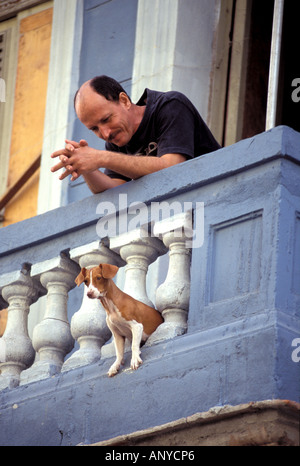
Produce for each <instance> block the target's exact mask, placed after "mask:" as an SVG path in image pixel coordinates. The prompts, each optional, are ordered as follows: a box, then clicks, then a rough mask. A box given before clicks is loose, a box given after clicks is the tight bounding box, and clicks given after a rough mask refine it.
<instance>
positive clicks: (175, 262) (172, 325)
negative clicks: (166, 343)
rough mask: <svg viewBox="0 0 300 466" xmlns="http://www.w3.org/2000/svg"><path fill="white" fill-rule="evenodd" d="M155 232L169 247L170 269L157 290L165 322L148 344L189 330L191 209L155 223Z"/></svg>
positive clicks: (159, 306) (157, 305)
mask: <svg viewBox="0 0 300 466" xmlns="http://www.w3.org/2000/svg"><path fill="white" fill-rule="evenodd" d="M153 232H154V234H155V235H158V236H159V237H161V238H162V239H163V242H164V244H165V245H166V246H167V247H168V248H169V268H168V273H167V277H166V280H165V282H164V283H163V284H162V285H160V286H159V288H158V289H157V292H156V307H157V309H158V310H159V311H160V312H161V313H162V316H163V318H164V323H163V324H162V325H160V326H159V328H158V329H157V331H156V332H155V335H154V336H153V338H152V339H151V340H150V339H149V341H148V344H151V342H152V343H153V342H154V340H155V341H158V340H165V339H169V338H174V337H175V336H178V335H182V334H184V333H185V332H186V330H187V317H188V309H189V298H190V261H191V249H190V246H191V242H190V239H191V236H192V235H191V232H192V212H191V211H189V212H184V213H182V214H178V215H176V216H174V217H171V218H170V219H165V220H162V221H161V222H157V223H155V225H154V229H153Z"/></svg>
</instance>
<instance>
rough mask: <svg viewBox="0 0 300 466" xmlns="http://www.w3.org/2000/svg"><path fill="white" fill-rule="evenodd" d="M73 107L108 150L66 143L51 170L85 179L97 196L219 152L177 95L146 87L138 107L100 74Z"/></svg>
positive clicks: (194, 113)
mask: <svg viewBox="0 0 300 466" xmlns="http://www.w3.org/2000/svg"><path fill="white" fill-rule="evenodd" d="M74 106H75V111H76V113H77V116H78V118H79V120H80V121H81V122H82V123H83V124H84V125H85V126H86V127H87V128H88V129H89V130H91V131H93V132H94V134H95V135H96V136H97V137H99V138H101V139H103V140H105V142H106V144H105V150H97V149H93V148H92V147H89V146H88V144H87V142H86V141H84V140H81V141H80V142H76V141H69V140H66V145H65V148H64V149H61V150H58V151H56V152H54V153H53V154H52V155H51V157H53V158H55V157H59V159H60V162H59V163H58V164H56V165H55V166H54V167H52V169H51V170H52V172H56V171H57V170H59V169H61V168H64V169H65V171H64V172H63V173H62V174H61V175H60V179H61V180H63V179H64V178H66V177H67V176H69V175H71V180H72V181H74V180H76V179H77V178H78V177H79V176H80V175H82V176H83V177H84V179H85V181H86V183H87V185H88V186H89V188H90V190H91V191H92V192H93V193H99V192H102V191H105V190H106V189H109V188H113V187H115V186H118V185H121V184H123V183H126V182H127V181H130V180H134V179H137V178H140V177H142V176H144V175H147V174H150V173H154V172H156V171H159V170H162V169H163V168H167V167H170V166H172V165H175V164H179V163H182V162H184V161H186V160H187V159H191V158H193V157H197V156H199V155H202V154H205V153H208V152H212V151H214V150H217V149H219V148H220V146H219V144H218V143H217V141H216V140H215V139H214V137H213V135H212V134H211V132H210V130H209V129H208V127H207V126H206V124H205V123H204V121H203V120H202V118H201V116H200V115H199V113H198V111H197V110H196V108H195V107H194V106H193V104H192V103H191V102H190V101H189V99H187V97H185V96H184V95H183V94H181V93H179V92H175V91H170V92H165V93H164V92H157V91H151V90H150V89H145V91H144V93H143V95H142V97H141V98H140V100H139V101H138V102H137V104H134V103H132V102H131V99H130V97H129V96H128V94H127V93H126V92H125V90H124V89H123V88H122V86H121V85H120V84H119V83H118V82H117V81H115V80H114V79H112V78H110V77H108V76H97V77H95V78H93V79H91V80H89V81H87V82H86V83H84V84H83V85H82V86H81V87H80V89H79V90H78V91H77V93H76V94H75V98H74ZM101 168H102V169H104V171H100V170H99V169H101Z"/></svg>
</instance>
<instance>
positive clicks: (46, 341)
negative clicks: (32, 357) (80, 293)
mask: <svg viewBox="0 0 300 466" xmlns="http://www.w3.org/2000/svg"><path fill="white" fill-rule="evenodd" d="M79 270H80V269H79V266H78V265H77V264H75V262H73V261H71V260H70V259H69V258H68V257H67V256H66V254H64V253H61V255H60V256H59V257H57V258H54V259H50V260H49V261H45V262H43V263H39V264H35V265H34V266H32V275H33V276H36V277H39V279H40V281H41V283H42V285H43V286H44V287H45V288H46V289H47V291H48V292H47V304H46V312H45V316H44V318H43V320H42V321H41V322H40V323H39V324H37V325H36V326H35V328H34V331H33V338H32V344H33V347H34V349H35V350H36V352H37V353H38V357H39V359H38V360H37V361H36V362H35V363H34V364H33V366H32V367H31V368H30V369H28V370H26V371H24V372H23V373H22V374H21V383H22V384H24V383H28V382H32V381H34V380H39V379H42V378H47V377H51V376H53V375H55V374H57V373H59V372H60V370H61V367H62V365H63V361H64V357H65V356H66V355H67V354H68V353H69V352H70V351H71V350H72V348H73V346H74V340H73V337H72V335H71V332H70V324H69V321H68V316H67V300H68V292H69V291H70V290H71V289H72V288H74V286H75V282H74V280H75V278H76V276H77V274H78V273H79Z"/></svg>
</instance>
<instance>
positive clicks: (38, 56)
mask: <svg viewBox="0 0 300 466" xmlns="http://www.w3.org/2000/svg"><path fill="white" fill-rule="evenodd" d="M298 11H299V5H298V3H297V2H282V1H279V0H276V1H273V0H268V1H265V2H263V5H262V2H258V1H256V0H252V1H251V0H213V1H211V0H155V1H152V0H151V1H150V0H110V1H103V0H63V1H60V0H54V1H50V2H41V1H39V2H38V1H31V0H23V1H22V0H20V1H18V2H15V1H14V2H9V1H8V2H4V3H2V4H1V6H0V21H1V22H0V40H1V42H0V45H1V47H0V48H1V52H0V53H1V62H0V64H1V73H0V77H1V79H3V81H4V82H5V85H6V86H5V99H2V98H1V102H0V110H1V113H0V134H1V138H0V140H1V142H0V148H1V153H0V163H1V175H0V176H1V185H0V189H1V192H0V196H1V199H0V206H1V209H0V210H1V212H2V225H3V228H1V230H0V292H1V297H0V304H1V308H2V309H3V310H2V311H1V312H0V315H1V319H0V323H1V327H0V330H1V335H2V337H1V338H0V359H1V360H0V363H1V365H0V370H1V374H0V387H1V392H0V400H1V401H0V403H1V406H0V407H1V413H2V415H1V420H0V422H3V427H2V425H1V432H3V433H2V434H1V436H2V438H0V444H3V445H5V444H14V445H18V444H21V445H26V444H27V445H42V444H48V445H59V444H62V445H75V444H79V443H84V444H89V443H95V442H99V441H104V440H107V439H110V438H112V437H116V436H120V435H127V434H130V433H132V432H135V431H138V430H140V429H148V428H153V427H154V426H158V425H161V424H164V423H170V422H173V421H176V420H177V419H180V418H187V417H189V416H192V415H194V414H195V413H199V412H204V411H208V410H210V409H211V408H212V407H216V406H217V407H224V406H225V405H232V406H238V405H241V404H245V403H249V402H252V401H255V402H258V403H259V402H264V400H270V399H271V400H272V399H273V400H277V399H278V400H283V399H284V400H291V401H293V402H295V404H293V410H294V412H295V413H296V412H298V411H297V410H298V409H299V405H298V404H297V403H299V351H298V347H299V346H300V339H299V333H300V332H299V330H300V328H299V309H300V301H299V297H300V291H299V270H300V253H299V251H300V249H299V247H300V243H299V218H300V192H299V186H300V183H299V180H300V173H299V162H300V161H299V147H300V139H299V138H300V136H299V131H300V126H299V121H300V119H299V117H298V114H299V108H300V107H299V106H300V102H299V100H300V98H299V95H300V92H299V87H300V82H299V81H300V70H299V69H297V66H298V65H297V61H296V60H292V59H291V58H290V56H291V55H290V54H288V53H287V52H288V51H289V49H290V47H291V44H294V43H295V40H296V39H297V34H298V32H297V27H296V24H295V21H296V19H295V18H297V12H298ZM99 74H107V75H110V76H112V77H114V78H115V79H117V80H118V81H120V82H121V83H122V85H123V86H124V87H125V89H126V90H127V91H128V93H129V94H130V95H131V97H132V100H133V101H137V100H138V98H139V97H140V95H141V94H142V92H143V90H144V89H145V87H149V88H151V89H156V90H162V91H167V90H179V91H181V92H183V93H185V94H186V95H187V96H188V97H189V98H190V99H191V100H192V101H193V103H194V104H195V105H196V107H197V108H198V110H199V112H200V113H201V115H202V117H203V118H204V120H205V121H206V122H207V124H208V126H209V127H210V128H211V130H212V132H213V133H214V135H215V136H216V138H217V139H218V141H219V142H220V144H221V145H222V146H223V148H222V149H220V150H219V151H217V152H215V153H212V154H209V155H205V156H203V157H200V158H198V159H196V160H191V161H188V162H186V163H185V164H183V165H181V166H180V167H179V166H177V167H176V166H175V167H172V168H170V169H168V170H165V171H163V172H158V173H155V174H152V175H148V176H147V177H143V178H141V179H139V180H135V181H132V182H130V183H127V184H126V185H123V186H121V187H118V188H115V189H113V190H110V192H105V193H101V194H98V195H94V196H92V195H91V194H90V192H89V191H88V188H87V186H86V185H85V183H84V182H83V181H82V180H81V179H80V178H79V179H78V180H77V181H76V182H70V181H69V180H68V179H66V180H64V181H63V182H61V181H59V180H58V176H57V175H56V174H52V173H51V172H50V169H51V166H52V164H53V160H52V159H51V158H50V154H51V153H52V152H53V151H54V150H57V149H59V148H61V147H63V145H64V140H65V138H69V139H74V140H80V139H86V140H87V141H88V143H89V144H90V145H91V146H93V147H95V148H99V149H101V148H103V147H104V146H103V143H102V142H101V141H100V140H97V139H96V138H95V136H93V135H91V134H90V133H89V132H88V130H87V129H86V128H85V127H83V126H82V125H81V124H80V122H79V121H78V119H77V118H76V115H75V112H74V109H73V96H74V93H75V91H76V90H77V88H78V87H79V85H80V84H81V83H83V82H84V81H86V80H87V79H89V78H91V77H93V76H95V75H99ZM274 84H275V85H274ZM136 201H139V202H140V203H141V204H142V205H143V209H144V211H143V222H139V219H140V218H141V217H139V218H137V217H134V215H133V214H134V213H135V214H136V212H134V211H133V210H130V207H132V206H133V205H134V202H136ZM174 201H176V202H177V203H178V204H177V205H179V206H181V212H179V213H178V215H177V216H176V219H175V220H176V222H177V223H176V225H177V226H178V225H179V226H178V228H180V229H181V230H180V231H181V233H182V234H181V236H180V238H178V237H176V234H175V233H176V232H175V231H174V225H173V224H172V221H174V218H173V217H174V215H173V216H172V212H171V210H170V212H169V215H168V216H169V217H170V221H169V223H167V226H166V225H165V224H164V225H160V222H159V221H158V222H157V225H154V230H153V235H150V236H147V235H146V238H144V237H143V235H142V234H141V233H142V232H145V225H146V226H147V228H148V227H149V228H150V226H151V206H152V204H153V203H155V202H156V203H157V202H158V203H161V204H160V205H161V206H162V203H163V202H167V203H169V204H168V205H171V204H172V202H174ZM108 202H109V203H112V204H113V205H114V206H115V208H116V213H117V215H118V218H119V220H122V222H123V223H122V224H123V225H126V228H125V230H126V231H124V232H123V234H122V235H118V236H117V237H111V236H109V235H107V236H104V235H103V236H99V234H98V233H97V231H99V230H97V225H98V222H99V213H100V212H99V206H101V203H108ZM186 206H188V209H186V208H185V207H186ZM179 210H180V209H179ZM130 212H131V214H130ZM130 215H131V216H130ZM191 218H192V219H193V223H192V231H193V237H192V239H193V242H192V244H191V243H188V244H189V246H187V243H186V239H187V238H186V237H185V236H184V234H185V233H186V232H187V231H189V228H191V225H190V223H189V222H190V219H191ZM142 223H143V224H142ZM133 224H134V228H133V227H132V225H133ZM172 225H173V227H172ZM188 239H190V238H188ZM99 261H103V262H104V261H105V262H106V261H107V262H111V263H115V264H116V265H118V266H119V267H120V270H119V273H118V278H117V283H118V285H119V286H120V287H121V288H122V289H126V290H127V292H128V293H129V294H132V295H133V296H135V297H137V298H139V299H140V300H144V301H147V300H149V299H150V301H151V302H152V303H154V304H155V305H156V306H157V307H158V308H159V309H160V310H161V312H162V314H163V316H164V319H165V323H164V324H163V326H161V328H160V329H159V331H158V332H157V333H156V335H154V336H153V338H152V339H151V340H150V342H149V343H148V344H147V345H146V346H145V347H144V348H143V349H142V354H143V358H144V364H143V366H142V367H141V368H140V369H139V370H138V371H136V372H131V371H128V367H127V366H126V364H125V370H124V371H123V372H122V373H120V374H119V375H118V376H116V378H113V379H108V378H107V376H106V372H107V367H108V365H109V364H110V362H111V358H112V357H113V349H112V345H111V343H110V341H109V337H110V335H109V334H108V333H107V328H106V325H105V323H104V322H103V312H102V311H103V310H102V311H101V309H99V308H98V307H97V306H96V307H95V306H92V304H91V302H89V301H90V300H87V299H86V297H85V295H83V290H82V289H81V288H76V289H75V288H74V287H75V283H74V278H75V277H76V274H77V273H78V270H79V268H80V266H92V265H96V264H97V263H99ZM183 291H184V292H183ZM7 309H8V312H7ZM29 311H30V312H29ZM7 315H8V320H7V321H6V319H7ZM66 400H68V402H67V403H66ZM275 405H276V406H279V407H280V406H281V407H282V403H281V402H280V401H279V402H278V403H277V404H276V403H275ZM41 406H42V409H40V408H41ZM272 409H273V408H272ZM280 409H281V408H280ZM288 409H290V407H289V408H288ZM233 410H234V409H233ZM145 412H147V416H146V417H145V416H143V415H142V414H143V413H145ZM24 417H26V418H27V419H28V422H29V424H30V428H29V429H26V431H24V429H22V428H21V427H22V422H21V420H22V419H24ZM120 419H121V420H122V422H121V421H120ZM123 420H124V422H123ZM281 425H284V422H283V424H282V423H281ZM295 425H296V424H295ZM17 426H20V427H17ZM283 430H284V428H283ZM289 435H291V436H290V437H289V439H290V441H291V443H293V444H295V443H297V440H295V437H293V435H292V434H289ZM289 439H288V440H287V443H288V441H289ZM237 443H238V440H237Z"/></svg>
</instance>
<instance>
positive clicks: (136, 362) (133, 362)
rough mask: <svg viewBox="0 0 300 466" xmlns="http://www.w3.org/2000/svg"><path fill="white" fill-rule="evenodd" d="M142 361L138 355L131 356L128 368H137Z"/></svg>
mask: <svg viewBox="0 0 300 466" xmlns="http://www.w3.org/2000/svg"><path fill="white" fill-rule="evenodd" d="M142 363H143V361H142V360H141V358H140V357H139V356H133V357H132V359H131V363H130V368H131V369H132V370H134V371H135V370H136V369H138V368H139V366H140V365H141V364H142Z"/></svg>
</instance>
